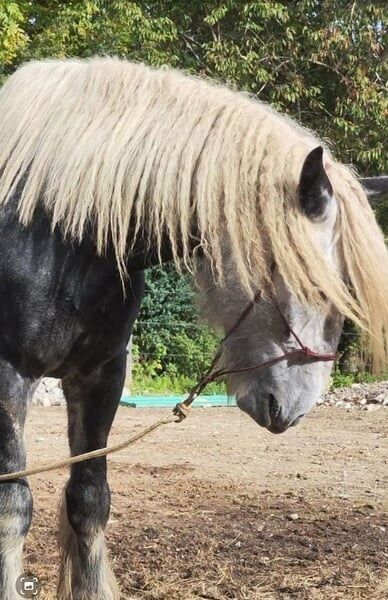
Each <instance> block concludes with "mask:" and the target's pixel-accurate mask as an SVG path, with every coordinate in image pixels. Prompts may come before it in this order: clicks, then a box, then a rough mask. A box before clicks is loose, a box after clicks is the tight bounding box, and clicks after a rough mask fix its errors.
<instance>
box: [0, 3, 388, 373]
mask: <svg viewBox="0 0 388 600" xmlns="http://www.w3.org/2000/svg"><path fill="white" fill-rule="evenodd" d="M387 13H388V10H387V5H386V2H385V1H382V2H380V1H377V0H375V1H374V2H363V1H361V0H358V1H357V0H353V1H351V2H349V1H348V0H301V1H298V2H290V1H286V0H283V1H269V0H260V1H259V0H251V1H246V0H225V1H220V0H212V1H210V0H204V1H202V0H192V1H191V2H187V0H154V1H152V2H149V1H143V0H138V1H135V2H130V1H128V0H66V1H65V0H36V1H35V0H34V1H32V0H14V1H9V0H0V80H4V79H5V78H6V77H7V75H9V74H10V73H11V72H12V71H13V70H15V69H16V68H17V66H18V65H19V64H20V63H22V62H23V61H26V60H31V59H40V58H47V57H61V58H62V57H67V56H77V57H88V56H92V55H95V54H115V55H118V56H122V57H126V58H129V59H131V60H137V61H144V62H146V63H148V64H150V65H154V66H161V65H164V64H166V65H171V66H173V67H178V68H181V69H185V70H186V71H188V72H190V73H195V74H198V73H199V74H201V75H202V76H204V77H210V78H212V79H216V80H219V81H222V82H226V83H228V84H229V85H231V86H235V87H237V88H238V89H242V90H245V91H247V92H249V93H250V94H252V95H253V96H254V97H257V98H259V99H261V100H264V101H266V102H269V103H270V104H272V105H273V106H275V107H276V108H278V109H279V110H280V111H282V112H284V113H287V114H289V115H290V116H291V117H293V118H294V119H297V120H298V121H299V122H301V123H303V124H304V125H305V126H307V127H309V128H312V129H314V130H316V131H317V132H318V133H319V134H320V136H321V137H322V138H324V139H327V140H330V141H331V144H332V146H333V149H334V153H335V155H336V156H337V157H338V158H339V159H340V160H342V161H344V162H346V163H353V164H354V165H355V166H356V167H357V168H358V169H359V171H360V172H361V173H362V174H364V175H374V174H377V173H382V172H384V171H385V172H388V153H387V152H386V140H387V137H388V136H387V133H388V132H387V114H388V94H387V83H386V82H387V68H388V65H387V61H386V60H384V53H385V47H386V44H387V26H386V23H387V16H388V14H387ZM378 213H379V214H378V216H379V219H380V220H381V223H382V224H383V225H385V227H388V225H387V224H388V207H387V205H386V204H385V205H384V206H382V207H380V208H379V211H378ZM185 286H186V283H185V280H180V279H177V276H176V275H174V274H173V273H172V272H170V271H168V273H167V275H165V274H162V272H161V271H160V270H159V269H156V270H155V271H154V272H152V273H151V274H150V275H149V297H148V300H146V302H145V304H144V305H143V309H142V316H143V319H146V320H149V322H150V324H151V325H152V318H153V317H152V316H151V312H150V307H151V306H152V310H157V311H159V317H160V318H163V319H164V321H163V322H164V323H166V326H163V328H162V329H160V327H155V328H154V329H153V331H154V332H155V331H157V332H158V335H157V340H156V338H155V333H154V334H153V336H150V335H149V334H148V333H147V332H146V331H140V328H139V329H138V330H137V333H136V339H137V340H138V348H139V351H140V354H141V353H142V354H141V356H143V359H144V358H145V356H146V355H147V354H149V353H150V352H151V350H152V352H153V353H154V354H155V356H156V357H157V360H158V361H159V362H158V364H159V365H160V366H159V367H158V368H157V369H156V370H157V371H158V372H159V371H161V370H162V371H163V370H168V369H171V368H172V366H171V365H172V364H173V363H172V361H170V360H169V359H167V350H166V349H169V348H171V347H172V346H174V347H175V348H176V349H177V348H179V352H181V353H183V356H184V359H183V361H182V360H181V359H179V358H178V357H176V361H175V362H174V365H175V367H176V366H177V365H179V369H178V370H179V371H180V372H184V371H185V372H186V371H190V372H191V373H192V368H193V365H194V364H198V361H199V362H200V361H201V357H200V355H199V354H200V353H197V354H196V355H195V356H196V358H195V360H194V358H193V356H194V355H193V352H194V351H195V348H197V347H198V348H199V344H200V343H202V344H204V345H205V346H206V347H207V348H208V349H209V352H210V350H211V347H212V344H213V343H214V342H213V341H212V339H213V338H211V337H210V338H206V335H207V334H206V335H205V330H203V329H200V330H199V331H200V333H198V335H197V334H195V336H194V338H193V334H192V330H190V329H189V327H187V328H186V330H183V331H182V330H181V331H180V333H179V334H178V333H177V332H176V331H175V333H174V332H173V331H172V330H171V331H168V326H167V322H168V321H170V322H171V321H174V320H177V319H180V320H182V321H183V322H187V323H191V322H192V319H194V314H195V311H194V308H193V304H192V302H189V301H188V298H189V297H190V298H191V292H189V291H188V288H187V287H185ZM163 290H164V292H163ZM167 291H168V294H171V295H172V293H173V291H174V293H175V296H174V301H173V302H171V300H170V298H168V299H167V296H166V293H167ZM161 293H164V295H165V303H164V304H163V306H161V305H160V306H159V305H158V303H160V295H161ZM188 307H190V308H188ZM187 311H188V312H187ZM155 325H156V324H155ZM185 336H186V337H185ZM201 336H205V338H206V340H205V338H204V337H201ZM153 337H154V338H155V339H152V338H153ZM191 342H193V343H191ZM152 344H153V345H154V346H153V345H152ZM196 344H197V345H198V346H197V345H196ZM162 348H164V350H163V349H162ZM163 352H164V353H165V355H164V356H163ZM175 354H179V353H178V352H175ZM204 354H205V357H206V356H207V351H205V353H204ZM192 374H193V373H192Z"/></svg>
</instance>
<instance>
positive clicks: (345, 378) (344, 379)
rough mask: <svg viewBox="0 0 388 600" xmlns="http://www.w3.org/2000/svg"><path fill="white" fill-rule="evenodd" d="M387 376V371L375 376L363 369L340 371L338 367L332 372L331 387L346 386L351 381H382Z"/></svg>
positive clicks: (350, 383)
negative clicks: (351, 371)
mask: <svg viewBox="0 0 388 600" xmlns="http://www.w3.org/2000/svg"><path fill="white" fill-rule="evenodd" d="M387 377H388V373H383V374H382V375H379V376H378V377H376V376H375V375H371V373H367V372H364V371H358V372H357V373H342V372H341V371H340V370H339V369H336V370H335V371H334V372H333V374H332V377H331V379H332V383H331V388H338V387H348V386H350V385H352V384H353V383H373V382H375V381H384V380H386V379H387Z"/></svg>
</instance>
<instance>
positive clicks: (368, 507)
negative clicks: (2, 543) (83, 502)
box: [26, 407, 388, 600]
mask: <svg viewBox="0 0 388 600" xmlns="http://www.w3.org/2000/svg"><path fill="white" fill-rule="evenodd" d="M162 413H163V411H160V410H150V409H148V410H147V409H135V410H134V409H128V408H123V407H122V408H120V410H119V413H118V416H117V419H116V421H115V425H114V428H113V432H112V436H111V442H112V443H114V442H118V441H121V440H122V439H123V438H124V437H126V436H129V435H131V434H132V433H133V432H134V431H138V430H140V428H142V427H143V426H145V425H146V424H149V423H151V422H152V421H153V420H155V419H156V418H157V417H158V416H160V415H161V414H162ZM65 430H66V415H65V409H64V408H63V407H51V408H42V407H33V408H32V410H31V414H30V417H29V422H28V427H27V442H28V447H29V464H35V463H37V462H41V461H47V460H50V459H54V458H59V457H64V456H66V455H67V441H66V436H65ZM387 433H388V409H387V408H380V409H378V410H375V411H371V412H367V411H349V412H348V411H347V410H346V409H342V408H336V407H320V408H318V409H316V410H315V411H314V412H313V414H312V415H311V416H310V417H309V418H307V419H305V420H304V422H302V423H301V424H300V425H299V426H298V427H296V428H293V429H291V430H289V431H288V432H286V433H285V434H283V435H281V436H273V435H271V434H269V433H268V432H266V431H264V430H263V429H261V428H259V427H258V426H257V425H255V424H254V423H253V421H250V420H249V418H248V417H247V416H246V415H244V414H243V413H241V412H240V411H239V410H238V409H236V408H231V409H215V408H214V409H206V410H205V409H194V410H193V411H192V414H191V416H190V418H189V419H187V420H186V421H185V422H184V423H182V424H179V425H175V424H171V425H168V426H166V427H165V428H164V429H162V430H159V431H158V432H156V433H154V434H152V435H151V436H149V437H148V438H147V439H145V440H144V441H141V442H140V443H138V444H137V445H136V446H132V448H130V449H127V450H126V451H124V452H122V453H120V454H116V455H113V456H112V457H111V458H110V459H109V465H110V468H109V472H110V484H111V488H112V513H111V520H110V523H109V527H108V531H107V538H108V545H109V549H110V555H111V559H112V562H113V566H114V570H115V572H116V574H117V577H118V579H119V582H120V586H121V590H122V598H123V599H126V600H127V599H139V598H142V599H147V600H149V599H151V600H156V599H157V600H167V599H169V600H190V599H199V598H202V599H208V600H223V599H227V598H235V599H252V600H255V599H274V600H277V599H279V600H286V599H287V600H288V599H292V600H294V599H298V600H302V599H303V600H323V599H325V600H326V599H329V600H334V599H335V600H342V599H364V598H365V599H366V598H368V599H377V598H378V599H382V600H383V599H385V598H388V443H387V437H388V436H387ZM66 477H67V474H66V473H65V472H51V473H47V474H44V475H37V476H35V477H33V478H31V484H32V488H33V493H34V501H35V509H34V521H33V526H32V529H31V531H30V534H29V536H28V540H27V544H26V570H27V571H29V572H33V573H34V574H36V575H38V576H39V577H40V578H41V581H42V584H43V588H42V592H41V594H40V595H39V598H44V599H53V598H55V586H56V580H57V566H58V550H57V543H56V514H57V506H58V503H59V499H60V495H61V490H62V488H63V485H64V483H65V481H66Z"/></svg>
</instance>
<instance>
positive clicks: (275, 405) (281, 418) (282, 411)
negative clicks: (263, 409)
mask: <svg viewBox="0 0 388 600" xmlns="http://www.w3.org/2000/svg"><path fill="white" fill-rule="evenodd" d="M268 411H269V416H270V419H271V422H270V424H269V425H268V426H267V429H268V431H270V432H271V433H283V431H286V429H288V428H289V427H293V426H294V425H296V424H297V423H299V421H300V420H301V418H302V417H303V416H304V415H303V414H299V415H298V416H296V417H295V415H293V414H292V412H291V411H290V409H287V408H285V406H284V405H282V404H281V403H280V402H279V401H278V400H277V399H276V397H275V396H274V395H273V394H269V397H268Z"/></svg>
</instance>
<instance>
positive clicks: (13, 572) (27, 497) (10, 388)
mask: <svg viewBox="0 0 388 600" xmlns="http://www.w3.org/2000/svg"><path fill="white" fill-rule="evenodd" d="M31 392H32V385H31V381H30V380H27V379H24V378H23V377H21V376H20V375H19V373H17V371H15V369H14V368H13V367H12V366H11V365H10V364H9V363H7V362H5V361H3V360H0V473H11V472H13V471H20V470H21V469H24V468H25V463H26V456H25V448H24V439H23V429H24V422H25V418H26V409H27V402H28V398H29V394H30V393H31ZM31 515H32V496H31V492H30V489H29V487H28V483H27V481H26V480H25V479H17V480H15V481H9V482H8V481H4V482H0V598H1V600H16V598H20V596H19V594H18V593H17V591H16V580H17V579H18V577H19V576H20V575H21V573H22V571H23V568H22V552H23V543H24V538H25V536H26V535H27V532H28V529H29V527H30V523H31Z"/></svg>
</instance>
